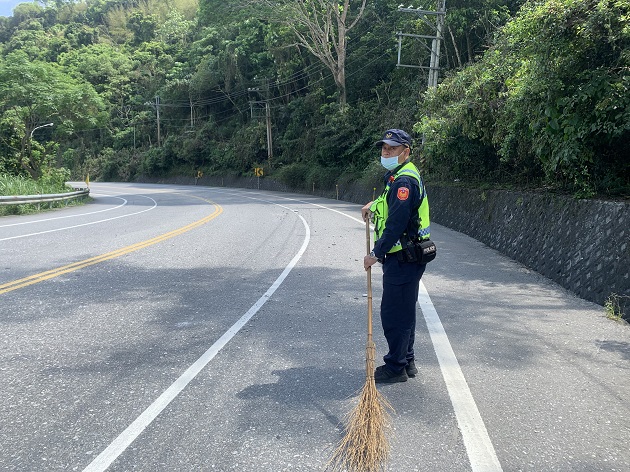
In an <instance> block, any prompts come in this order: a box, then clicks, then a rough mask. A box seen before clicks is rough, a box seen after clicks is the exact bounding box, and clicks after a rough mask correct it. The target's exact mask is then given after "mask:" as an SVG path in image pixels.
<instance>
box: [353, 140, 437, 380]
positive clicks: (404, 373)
mask: <svg viewBox="0 0 630 472" xmlns="http://www.w3.org/2000/svg"><path fill="white" fill-rule="evenodd" d="M385 144H387V145H388V146H390V148H387V154H388V155H387V156H381V163H382V164H383V166H384V167H385V168H387V169H390V170H389V171H388V172H387V173H386V174H385V190H384V191H383V193H382V194H381V195H380V196H379V197H378V198H377V199H376V200H374V201H373V202H370V203H369V204H368V205H366V206H365V207H364V208H363V210H366V209H369V213H371V214H372V215H373V218H374V219H373V221H374V232H375V243H374V249H373V251H372V253H371V254H370V256H366V259H365V260H366V262H364V264H367V263H368V262H367V261H369V260H372V261H373V260H374V259H375V258H376V259H378V260H379V261H380V262H382V263H383V296H382V299H381V323H382V325H383V332H384V334H385V338H386V339H387V344H388V347H389V351H388V353H387V355H385V356H384V357H383V360H384V361H385V365H384V366H381V367H378V368H377V369H376V372H375V376H374V379H375V380H376V381H377V382H404V381H406V380H407V378H408V376H414V375H415V374H416V372H417V369H416V367H415V363H414V349H413V348H414V341H415V330H416V301H417V299H418V291H419V286H420V279H421V277H422V274H423V273H424V271H425V268H426V264H421V263H419V262H418V261H417V257H416V258H410V257H408V256H407V253H409V252H410V251H411V250H410V249H408V243H409V241H410V240H416V239H418V238H419V239H424V238H428V237H429V236H430V221H429V202H428V198H427V196H426V191H425V189H424V183H423V181H422V178H421V177H420V172H419V171H418V169H417V168H416V166H415V165H414V164H413V163H411V162H410V161H409V157H408V155H407V158H406V159H405V161H404V162H402V163H400V156H401V155H402V154H399V155H398V156H393V157H391V156H389V153H390V152H391V151H390V149H395V148H398V147H399V146H404V147H405V148H409V147H410V144H411V138H410V137H409V135H408V134H407V133H406V132H404V131H402V130H398V129H392V130H388V131H386V132H385V134H384V135H383V138H382V139H381V140H380V141H377V142H376V145H377V146H378V145H381V146H385ZM382 149H386V148H384V147H383V148H382ZM403 152H405V151H403ZM393 166H397V167H395V168H392V167H393ZM369 258H371V259H369ZM366 268H367V267H366Z"/></svg>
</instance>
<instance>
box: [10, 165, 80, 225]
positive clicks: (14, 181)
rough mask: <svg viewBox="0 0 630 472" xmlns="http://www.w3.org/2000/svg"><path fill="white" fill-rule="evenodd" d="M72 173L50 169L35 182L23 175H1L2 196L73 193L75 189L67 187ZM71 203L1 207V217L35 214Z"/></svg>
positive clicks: (72, 202)
mask: <svg viewBox="0 0 630 472" xmlns="http://www.w3.org/2000/svg"><path fill="white" fill-rule="evenodd" d="M69 176H70V173H69V172H68V171H67V170H65V169H61V170H60V169H48V170H47V172H46V173H45V174H44V175H42V177H41V178H40V179H38V180H33V179H31V178H28V177H24V176H22V175H8V174H0V195H1V196H14V195H38V194H57V193H66V192H72V191H73V189H72V188H71V187H69V186H68V185H66V181H67V180H68V178H69ZM67 204H75V202H74V201H71V202H63V201H62V202H47V203H44V204H36V203H35V204H21V205H0V216H5V215H21V214H27V213H34V212H36V211H40V210H41V209H42V207H44V208H56V207H60V206H65V205H67Z"/></svg>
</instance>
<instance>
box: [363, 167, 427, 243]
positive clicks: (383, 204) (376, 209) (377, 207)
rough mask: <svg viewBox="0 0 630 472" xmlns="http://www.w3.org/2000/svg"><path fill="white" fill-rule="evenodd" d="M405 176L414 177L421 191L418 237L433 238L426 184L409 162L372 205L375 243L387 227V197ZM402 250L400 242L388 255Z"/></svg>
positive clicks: (390, 180) (391, 179) (394, 176)
mask: <svg viewBox="0 0 630 472" xmlns="http://www.w3.org/2000/svg"><path fill="white" fill-rule="evenodd" d="M403 175H404V176H408V177H412V178H414V179H415V180H416V181H417V182H418V188H419V191H420V206H419V207H418V222H419V227H418V237H419V238H420V239H425V238H429V237H430V236H431V222H430V219H429V199H428V197H427V193H426V190H425V188H424V183H423V181H422V178H421V177H420V172H419V171H418V168H417V167H416V166H415V165H414V164H413V163H411V162H407V163H406V164H405V165H403V166H402V167H401V168H400V169H398V171H397V172H396V173H395V174H394V175H393V176H391V177H390V178H389V179H388V180H387V183H386V185H385V189H384V190H383V193H381V195H380V196H379V197H378V198H377V199H376V200H374V201H373V202H372V204H371V205H370V211H371V212H372V213H373V214H374V217H373V221H374V240H375V241H378V240H379V239H380V237H381V236H382V235H383V232H384V231H385V228H386V225H387V217H388V216H389V206H388V202H387V196H388V194H389V189H390V187H391V185H392V183H393V182H394V181H396V179H398V178H399V177H401V176H403ZM392 177H393V178H392ZM401 249H402V245H401V243H400V240H398V241H397V242H396V243H395V244H394V245H393V246H392V248H391V249H390V250H389V251H387V252H388V254H390V253H395V252H398V251H400V250H401Z"/></svg>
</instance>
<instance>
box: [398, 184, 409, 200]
mask: <svg viewBox="0 0 630 472" xmlns="http://www.w3.org/2000/svg"><path fill="white" fill-rule="evenodd" d="M396 196H397V197H398V200H402V201H405V200H407V199H408V198H409V189H408V188H407V187H400V188H399V189H398V194H397V195H396Z"/></svg>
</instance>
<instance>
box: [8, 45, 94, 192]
mask: <svg viewBox="0 0 630 472" xmlns="http://www.w3.org/2000/svg"><path fill="white" fill-rule="evenodd" d="M103 108H104V106H103V102H102V100H101V99H100V97H99V96H98V95H97V94H96V92H95V91H94V88H93V87H92V86H91V85H90V84H88V83H85V82H80V81H77V80H75V79H73V78H72V77H70V76H69V75H67V74H65V73H64V72H63V71H62V70H61V68H60V67H59V66H58V65H57V64H53V63H46V62H41V61H30V60H29V58H28V56H27V55H26V54H24V53H23V52H19V51H18V52H14V53H11V54H9V55H8V56H7V58H6V59H5V60H2V61H0V117H1V119H2V123H3V128H5V129H9V128H12V129H13V133H12V134H16V133H17V134H18V135H20V137H21V139H20V143H19V149H13V151H14V153H13V154H12V155H13V157H14V158H17V159H19V160H20V162H19V166H20V167H21V168H22V170H23V171H26V172H28V173H29V174H30V176H31V177H32V178H33V179H37V178H39V177H40V176H41V173H42V170H43V167H45V164H46V158H45V156H43V155H42V154H41V153H39V152H32V151H33V145H32V144H33V131H34V130H35V129H36V128H38V127H40V126H41V125H43V124H46V123H49V122H51V123H54V126H55V132H56V133H59V134H66V135H69V134H71V133H73V132H74V131H75V129H77V128H81V127H88V126H95V125H96V124H97V123H98V119H99V118H100V117H101V113H100V112H101V111H102V110H103ZM16 145H17V143H16V142H15V140H14V141H12V143H11V146H14V147H16Z"/></svg>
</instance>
